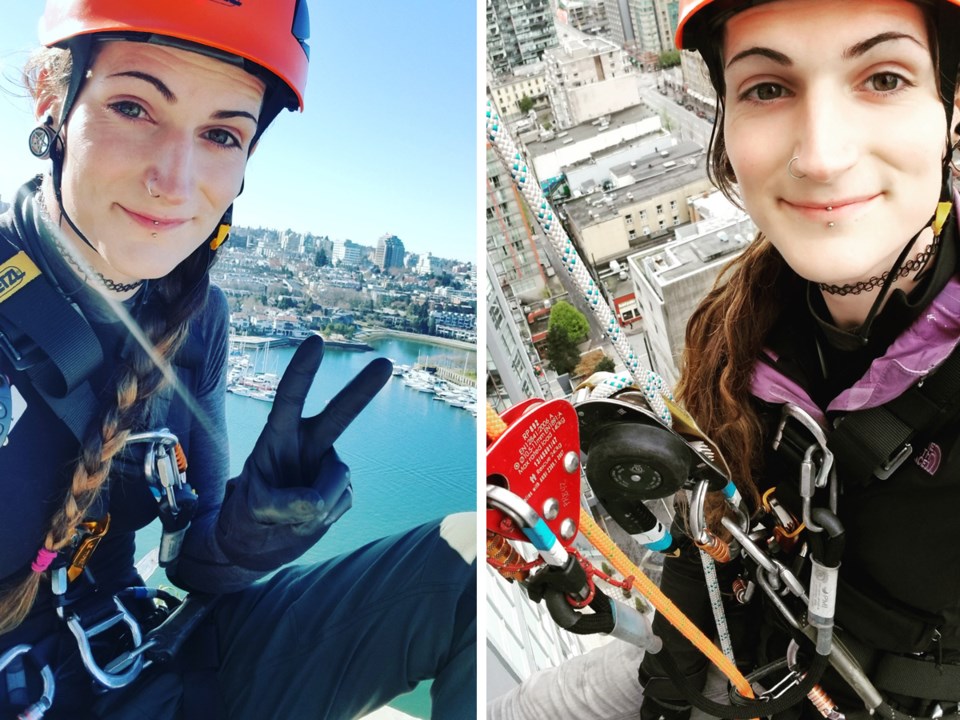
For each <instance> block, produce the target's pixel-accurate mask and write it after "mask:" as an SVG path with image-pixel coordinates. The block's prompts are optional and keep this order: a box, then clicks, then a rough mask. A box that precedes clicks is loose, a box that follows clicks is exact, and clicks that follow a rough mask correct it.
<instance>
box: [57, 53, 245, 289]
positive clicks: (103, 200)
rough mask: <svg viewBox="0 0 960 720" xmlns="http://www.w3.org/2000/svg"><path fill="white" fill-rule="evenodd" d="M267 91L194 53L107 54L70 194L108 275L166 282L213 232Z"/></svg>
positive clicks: (85, 115) (72, 121) (79, 104)
mask: <svg viewBox="0 0 960 720" xmlns="http://www.w3.org/2000/svg"><path fill="white" fill-rule="evenodd" d="M263 92H264V85H263V83H262V82H261V81H260V80H259V79H257V78H256V77H254V76H253V75H251V74H249V73H247V72H245V71H244V70H242V69H240V68H236V67H233V66H231V65H229V64H227V63H225V62H222V61H219V60H215V59H213V58H210V57H206V56H204V55H200V54H197V53H193V52H189V51H186V50H178V49H174V48H168V47H163V46H156V45H148V44H145V43H139V42H123V41H117V42H109V43H105V44H104V45H103V46H102V47H101V48H100V52H99V53H98V54H97V56H96V60H95V61H94V63H93V67H92V71H91V73H90V74H89V75H88V79H87V80H86V82H85V83H84V86H83V90H82V91H81V92H80V94H79V96H78V98H77V101H76V104H75V106H74V109H73V111H72V112H71V114H70V118H69V120H68V122H67V128H66V143H67V145H66V147H67V152H66V160H65V163H64V168H63V180H62V190H63V206H64V208H65V209H66V211H67V213H68V214H69V215H70V217H71V218H72V219H73V221H74V223H75V224H76V225H77V227H78V228H80V230H81V231H82V232H83V233H84V235H85V236H86V237H87V239H88V240H89V241H90V242H91V243H92V244H93V246H94V247H95V248H96V249H97V251H98V253H99V255H100V258H98V259H97V261H98V262H97V264H100V260H102V261H104V262H105V263H106V265H107V266H108V267H107V268H106V270H104V274H105V275H107V276H108V277H111V278H112V279H114V280H123V279H143V278H158V277H162V276H164V275H166V274H167V273H169V272H170V271H171V270H172V269H173V268H174V267H176V266H177V265H178V264H179V263H180V262H181V261H182V260H183V259H184V258H186V257H187V256H188V255H190V253H192V252H193V251H194V250H195V249H196V248H197V247H199V246H200V244H201V243H202V242H204V241H205V240H206V239H207V237H209V235H210V234H211V233H212V232H213V230H214V228H215V227H216V225H217V223H218V221H219V220H220V218H221V216H222V215H223V213H224V212H225V211H226V209H227V207H229V205H230V203H232V202H233V200H234V198H236V196H237V193H239V192H240V187H241V183H242V181H243V173H244V167H245V165H246V161H247V157H248V154H249V150H250V143H251V140H252V138H253V136H254V133H255V131H256V128H257V122H256V119H257V116H258V115H259V113H260V104H261V100H262V98H263ZM148 186H149V190H150V192H148ZM151 192H152V194H153V195H154V196H158V197H151ZM61 225H62V227H63V228H64V230H65V231H66V232H71V231H70V230H69V228H68V226H67V224H66V223H62V224H61ZM97 269H100V268H97Z"/></svg>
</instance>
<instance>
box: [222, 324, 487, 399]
mask: <svg viewBox="0 0 960 720" xmlns="http://www.w3.org/2000/svg"><path fill="white" fill-rule="evenodd" d="M272 340H273V338H248V337H231V343H230V352H229V355H228V358H227V392H230V393H233V394H234V395H239V396H240V397H245V398H250V399H251V400H259V401H262V402H273V400H274V399H275V398H276V394H277V385H278V384H279V383H280V375H281V374H282V373H281V370H280V367H279V364H280V357H279V355H280V353H279V352H277V348H278V347H285V346H287V345H288V344H289V343H288V342H282V343H275V342H272ZM258 341H259V342H258ZM328 345H329V343H328ZM332 347H336V345H333V346H332ZM371 349H372V348H371ZM393 376H394V377H395V378H397V379H399V380H400V382H402V383H403V385H405V386H406V387H409V388H410V389H411V390H413V391H415V392H422V393H428V394H432V395H433V399H434V400H436V401H439V402H444V403H446V404H447V405H449V406H451V407H455V408H460V409H462V410H466V411H467V412H469V413H471V414H472V415H473V416H474V417H476V415H477V388H476V383H475V380H473V378H472V377H471V374H470V371H469V370H468V368H467V365H466V360H465V361H464V366H463V368H462V369H460V368H453V367H451V366H450V365H449V363H445V362H444V361H443V359H442V358H441V359H440V360H437V359H432V358H430V357H429V356H424V357H422V356H420V355H418V357H417V361H416V362H415V363H412V364H410V365H406V364H400V363H397V362H396V361H394V367H393Z"/></svg>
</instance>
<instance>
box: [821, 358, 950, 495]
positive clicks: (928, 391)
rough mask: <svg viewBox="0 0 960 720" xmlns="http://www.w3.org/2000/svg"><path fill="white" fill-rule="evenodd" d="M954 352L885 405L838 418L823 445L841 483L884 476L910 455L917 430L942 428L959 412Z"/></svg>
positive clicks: (863, 480)
mask: <svg viewBox="0 0 960 720" xmlns="http://www.w3.org/2000/svg"><path fill="white" fill-rule="evenodd" d="M958 401H960V351H957V350H955V351H954V352H953V353H951V354H950V356H949V357H948V358H947V359H946V361H944V363H943V364H942V365H941V366H940V367H939V368H937V369H936V370H935V371H934V372H933V373H931V374H930V375H929V376H928V377H927V378H926V379H924V380H922V381H921V382H919V383H917V384H916V385H914V386H913V387H911V388H910V389H908V390H907V391H906V392H904V393H903V394H901V395H900V396H899V397H898V398H896V399H895V400H893V401H891V402H889V403H887V404H886V405H883V406H880V407H875V408H869V409H867V410H858V411H855V412H851V413H848V414H847V415H845V416H843V417H842V418H841V420H840V421H839V423H838V424H837V427H836V429H835V430H834V431H833V433H831V435H830V437H829V440H828V443H827V444H828V446H829V447H830V449H831V450H832V451H833V453H834V455H835V457H836V459H837V462H838V463H839V464H840V466H841V468H842V471H843V474H842V477H843V478H844V481H845V482H848V483H853V484H855V485H862V486H866V485H870V484H871V483H872V482H873V481H874V480H877V479H880V480H885V479H886V478H888V477H890V475H891V474H892V473H893V472H894V471H895V470H896V469H897V468H898V467H899V466H900V464H901V463H903V461H904V460H906V459H907V458H908V457H910V455H911V453H912V450H913V448H912V446H911V445H910V441H911V440H912V439H913V437H914V436H916V435H917V434H923V433H928V432H930V431H932V430H936V429H937V428H939V427H942V426H943V425H945V424H946V423H947V422H949V421H950V420H951V419H953V418H954V417H956V416H957V415H958V414H960V402H958Z"/></svg>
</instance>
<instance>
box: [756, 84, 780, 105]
mask: <svg viewBox="0 0 960 720" xmlns="http://www.w3.org/2000/svg"><path fill="white" fill-rule="evenodd" d="M753 92H754V93H755V94H756V96H757V100H763V101H766V100H776V99H777V98H780V97H782V96H783V88H782V87H780V86H779V85H775V84H774V83H763V84H762V85H757V86H756V87H755V88H754V89H753Z"/></svg>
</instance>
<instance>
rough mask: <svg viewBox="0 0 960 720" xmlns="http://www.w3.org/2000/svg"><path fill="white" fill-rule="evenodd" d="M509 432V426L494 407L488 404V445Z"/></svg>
mask: <svg viewBox="0 0 960 720" xmlns="http://www.w3.org/2000/svg"><path fill="white" fill-rule="evenodd" d="M506 431H507V424H506V423H505V422H504V421H503V420H502V419H501V418H500V416H499V415H498V414H497V411H496V410H494V409H493V405H491V404H490V403H487V445H489V444H490V443H492V442H493V441H494V440H496V439H497V438H498V437H500V436H501V435H503V434H504V433H505V432H506Z"/></svg>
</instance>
